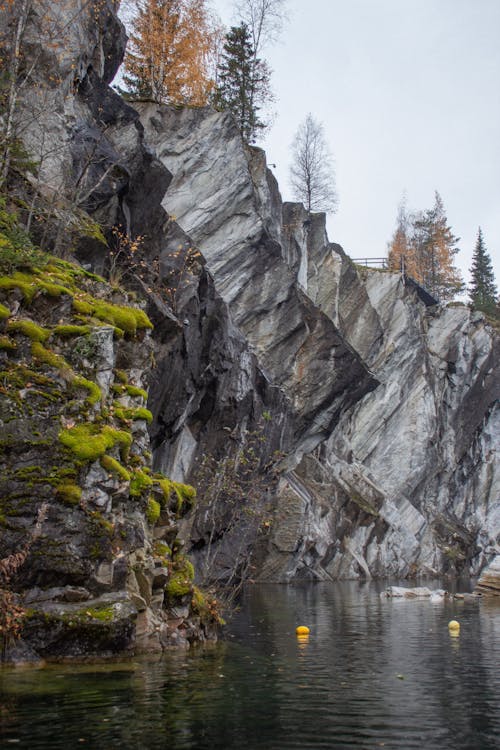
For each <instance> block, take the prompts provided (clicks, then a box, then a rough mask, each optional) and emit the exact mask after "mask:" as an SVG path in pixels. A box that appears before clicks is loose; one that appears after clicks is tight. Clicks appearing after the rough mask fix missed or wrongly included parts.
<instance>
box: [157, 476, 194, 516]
mask: <svg viewBox="0 0 500 750" xmlns="http://www.w3.org/2000/svg"><path fill="white" fill-rule="evenodd" d="M155 481H156V483H157V484H158V485H159V487H160V489H161V491H162V494H163V502H164V503H168V501H169V500H170V497H171V495H172V492H174V493H175V496H176V499H177V503H176V511H177V513H181V511H182V510H186V509H189V508H192V506H193V505H194V502H195V499H196V490H195V488H194V487H191V485H189V484H182V483H181V482H173V481H172V480H171V479H168V477H164V476H162V475H161V474H155Z"/></svg>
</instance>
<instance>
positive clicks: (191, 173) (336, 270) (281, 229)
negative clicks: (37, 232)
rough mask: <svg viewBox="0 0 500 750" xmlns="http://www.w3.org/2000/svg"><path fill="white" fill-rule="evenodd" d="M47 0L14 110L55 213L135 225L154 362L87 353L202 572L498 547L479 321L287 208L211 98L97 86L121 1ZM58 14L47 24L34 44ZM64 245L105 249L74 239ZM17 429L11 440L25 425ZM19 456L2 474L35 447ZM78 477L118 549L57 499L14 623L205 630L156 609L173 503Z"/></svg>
mask: <svg viewBox="0 0 500 750" xmlns="http://www.w3.org/2000/svg"><path fill="white" fill-rule="evenodd" d="M52 5H53V11H54V13H56V11H58V12H59V14H60V18H59V16H58V17H57V18H54V19H53V18H52V17H51V16H47V17H44V16H42V14H40V13H39V12H38V11H39V10H40V7H41V3H38V2H37V1H36V0H35V2H34V4H33V6H34V9H35V12H34V14H33V16H32V17H31V19H30V25H29V27H28V38H29V39H30V40H31V42H30V43H31V44H32V54H33V55H34V57H36V58H37V60H38V61H39V66H38V68H37V74H36V77H35V81H34V83H36V84H37V85H36V86H32V87H27V88H26V94H25V95H23V97H22V100H20V103H19V110H18V114H19V116H20V117H21V118H23V117H24V118H25V119H26V117H27V115H28V114H29V113H30V112H33V111H35V109H36V110H37V112H38V111H39V115H38V114H37V117H35V118H33V121H32V122H31V120H30V123H31V124H30V126H29V127H28V128H27V131H26V145H27V147H28V149H29V150H30V151H31V153H32V154H33V156H35V157H37V156H40V155H41V156H43V159H42V164H41V182H42V183H43V185H42V187H43V189H44V190H45V191H46V192H47V194H48V195H49V196H52V198H53V196H54V194H55V193H57V195H58V196H60V197H61V200H62V202H63V203H62V205H59V204H58V205H57V207H56V208H57V211H56V214H57V215H58V216H60V215H61V213H62V214H64V211H65V210H66V208H67V206H68V205H70V206H72V207H73V208H75V207H76V208H77V209H79V210H80V209H81V210H82V211H83V210H84V211H86V212H88V213H89V214H90V215H91V216H92V217H93V218H94V219H96V220H98V221H101V222H103V223H104V224H105V225H106V226H107V227H112V226H118V227H121V228H122V230H125V231H128V232H129V234H130V235H131V236H132V237H137V236H138V235H142V236H143V237H144V262H145V265H146V266H147V267H148V273H147V274H146V276H145V278H144V279H141V278H140V277H139V275H138V274H129V275H128V276H125V277H124V281H125V283H127V284H131V285H132V286H133V287H134V290H135V291H136V292H137V293H138V294H140V296H141V297H143V298H144V299H145V300H146V303H147V308H148V314H149V315H150V317H151V319H152V321H153V323H154V325H155V330H154V332H153V345H154V357H155V365H154V367H153V369H152V372H151V373H149V374H148V373H147V368H148V363H147V362H146V360H147V358H148V357H147V355H148V351H149V350H147V349H146V348H145V349H144V351H142V353H139V352H134V351H133V346H132V345H131V344H130V343H129V342H127V341H122V342H121V343H120V345H119V346H117V345H116V342H113V339H112V336H111V334H110V333H109V331H108V332H106V330H98V331H96V332H95V339H96V342H95V347H94V350H95V351H94V353H93V358H91V359H92V361H90V362H88V366H89V368H90V369H91V370H92V371H93V372H95V377H96V381H97V382H98V384H99V386H100V388H101V389H102V392H103V394H104V398H105V400H106V399H107V400H108V402H110V399H111V398H112V397H111V393H112V391H113V386H114V385H115V386H116V385H117V383H116V381H115V380H114V379H113V377H114V376H113V368H114V369H115V370H116V369H126V370H127V371H128V372H129V376H130V382H133V383H135V382H136V383H139V384H140V383H144V384H147V383H148V384H149V400H148V406H149V407H150V409H151V411H152V412H153V416H154V420H153V423H152V425H151V427H150V430H149V435H148V434H147V432H146V424H145V422H144V421H142V422H141V421H140V420H139V421H138V424H137V426H135V427H134V429H133V445H134V450H135V451H136V455H137V456H138V457H139V456H140V457H141V460H142V462H143V464H145V463H147V462H148V461H149V458H148V457H147V455H148V451H149V449H150V448H151V450H152V453H153V457H152V463H153V468H154V469H155V470H161V471H163V472H165V473H166V474H168V475H169V476H170V477H171V478H172V479H173V480H175V481H179V482H184V481H193V482H195V483H196V484H197V486H198V495H199V499H198V503H197V506H196V507H195V508H194V509H193V511H192V512H190V514H189V515H188V516H187V518H186V519H185V520H183V521H182V522H181V537H182V540H183V541H184V549H185V550H186V551H188V552H190V553H191V555H192V559H193V560H194V562H195V564H196V566H197V569H198V570H199V571H201V572H202V573H203V572H207V573H208V574H209V575H210V576H211V577H212V578H213V579H216V580H222V581H225V582H228V581H232V580H234V579H236V578H237V577H238V576H239V575H246V576H249V577H252V578H253V579H260V580H265V581H280V582H282V581H289V580H294V579H304V578H314V579H322V580H330V579H337V578H357V577H365V578H370V577H381V576H387V575H397V576H412V575H417V574H420V573H424V574H425V573H427V574H434V573H450V574H451V573H456V572H466V573H473V574H475V573H478V572H479V571H480V570H481V568H482V567H483V566H484V565H485V564H486V563H487V562H489V561H490V560H491V559H492V557H494V555H495V554H497V553H498V544H499V538H498V535H499V531H500V518H499V516H500V508H499V503H498V498H499V497H500V486H499V484H500V477H499V471H498V462H497V460H496V457H495V449H496V446H497V445H498V437H499V430H500V427H499V412H498V405H497V404H498V402H497V399H498V395H499V394H498V377H495V375H496V368H497V365H498V346H499V344H498V336H497V335H496V334H495V333H494V331H493V330H492V329H491V328H490V327H489V326H488V325H487V324H486V323H485V321H484V320H483V318H482V316H480V315H476V314H472V313H471V312H470V310H468V309H467V308H466V307H462V306H453V305H450V306H448V307H444V308H429V307H426V306H425V305H424V304H423V303H422V302H421V301H420V300H419V299H418V298H417V297H416V295H415V293H414V292H413V291H412V290H411V289H408V288H405V286H404V285H403V282H402V280H401V278H400V277H399V275H398V274H390V273H379V272H376V271H368V270H366V269H360V268H356V267H355V266H354V265H353V264H352V262H351V261H350V260H349V259H348V258H347V256H346V255H345V253H344V252H343V251H342V248H340V246H338V245H334V244H331V243H329V241H328V238H327V236H326V231H325V222H324V217H323V216H322V215H320V214H319V215H313V216H309V215H308V214H307V213H306V212H305V210H304V208H303V207H302V206H301V205H298V204H285V205H282V202H281V197H280V194H279V190H278V186H277V184H276V182H275V180H274V178H273V176H272V174H271V173H270V172H269V170H267V168H266V163H265V155H264V154H263V152H262V151H260V150H259V149H255V148H247V147H245V146H244V145H243V143H242V142H241V139H240V137H239V135H238V132H237V128H236V126H235V125H234V123H233V121H232V120H231V118H230V117H229V116H228V115H227V114H221V113H216V112H213V111H212V110H210V109H208V108H207V109H194V108H186V109H178V108H175V109H173V108H168V107H158V106H156V105H153V104H149V103H148V104H146V103H142V104H138V105H137V111H136V110H134V109H132V108H131V107H130V106H128V105H127V104H126V103H125V102H123V101H122V100H121V99H120V97H118V96H117V95H116V94H115V93H114V92H113V91H112V90H111V89H110V88H109V86H108V82H109V80H110V78H111V77H112V75H113V72H114V70H115V68H116V66H117V64H118V63H119V60H120V57H121V53H122V49H123V39H124V37H123V29H122V27H121V25H120V24H119V22H118V21H117V19H116V15H115V9H116V8H115V6H116V3H114V2H112V1H111V0H107V2H105V3H102V2H97V0H96V2H95V3H94V2H92V3H89V4H87V5H84V6H82V8H83V9H82V12H81V13H78V14H77V16H76V17H75V19H74V22H73V23H70V24H68V23H67V22H68V20H69V18H68V16H67V10H65V8H66V5H65V6H64V7H62V6H61V8H60V9H59V10H58V5H57V4H56V3H54V4H52ZM68 7H69V6H68ZM96 10H98V11H99V14H98V19H99V20H98V23H97V24H96V23H95V12H96ZM56 16H57V13H56ZM54 24H55V25H54ZM61 24H62V25H63V26H64V28H65V30H66V32H65V34H66V35H62V36H61V37H60V38H58V41H57V45H56V46H55V47H53V48H51V47H49V46H47V44H46V40H47V39H50V37H51V34H52V33H53V28H52V26H53V27H54V28H56V29H57V28H59V26H60V25H61ZM52 50H53V52H54V54H52ZM48 70H51V71H53V73H54V75H55V77H56V79H57V83H54V85H52V84H51V83H50V82H49V81H48V76H47V71H48ZM37 87H38V89H39V91H38V93H37V91H36V88H37ZM40 97H41V98H40ZM42 105H43V106H42ZM37 107H38V108H39V110H38V109H37ZM68 165H69V168H68ZM52 198H51V200H52ZM64 201H67V203H64ZM65 207H66V208H65ZM78 257H79V258H80V259H81V260H83V261H84V262H85V263H88V264H90V265H91V267H92V269H93V270H97V271H98V272H101V271H103V270H105V269H106V267H107V263H108V257H107V251H106V249H105V248H104V246H103V245H102V244H99V243H96V242H95V241H93V240H92V239H88V238H87V239H85V240H84V241H82V242H81V243H80V246H79V249H78ZM153 277H154V283H151V279H152V278H153ZM172 279H173V280H174V283H172V284H170V280H172ZM169 284H170V286H169ZM53 322H54V323H55V321H53ZM5 356H7V355H5ZM67 356H68V357H69V358H70V357H71V354H70V353H68V354H67ZM134 362H135V365H134ZM124 363H126V367H124ZM84 366H85V367H87V364H85V363H84ZM136 405H137V404H136ZM122 406H129V404H122ZM9 408H10V407H9ZM2 409H3V410H2V411H1V414H0V416H1V417H2V419H3V418H4V416H5V418H6V420H8V423H9V424H10V423H11V420H12V414H11V413H10V412H9V413H8V414H7V413H6V412H5V413H4V411H5V409H6V407H5V406H2ZM15 427H16V431H17V432H16V434H17V438H18V439H19V441H20V443H23V440H24V441H25V438H26V435H25V432H26V430H27V429H28V427H29V425H28V426H27V424H26V422H23V421H19V422H16V423H15ZM52 429H53V430H54V427H53V426H52ZM49 436H52V438H55V435H54V434H52V433H50V435H49ZM23 460H24V463H23V465H22V466H21V467H17V466H16V467H15V470H17V469H18V468H25V467H26V466H29V465H30V462H31V464H33V462H34V461H35V460H38V459H37V457H36V456H35V455H34V454H29V453H27V454H25V455H24V459H23ZM11 468H12V467H11ZM83 484H84V486H83V490H84V493H85V494H84V498H85V500H86V501H88V502H91V503H92V510H93V512H97V513H99V514H101V515H102V516H104V518H105V519H109V520H110V521H111V522H112V523H114V524H115V525H116V528H117V529H119V528H121V526H120V524H122V525H123V524H125V525H126V532H127V549H126V555H118V556H117V558H116V559H114V558H113V554H114V553H113V549H110V542H109V539H108V540H107V545H108V546H107V547H106V554H102V555H100V554H98V551H97V550H96V551H95V559H89V553H88V545H87V547H84V545H83V543H80V542H81V539H80V537H79V536H78V534H79V532H78V528H76V527H77V526H78V524H77V521H76V520H75V517H76V516H77V515H78V511H77V510H76V509H75V508H74V507H64V506H63V505H62V504H61V503H59V505H57V506H54V507H55V508H56V509H55V510H54V511H53V514H54V515H53V518H52V520H51V523H52V524H53V525H52V527H51V528H52V532H53V533H55V531H54V530H55V528H56V527H57V525H60V526H64V527H65V528H67V529H68V535H69V537H71V538H72V539H73V542H74V543H73V542H72V543H71V544H70V543H68V544H67V545H66V544H65V545H63V547H64V550H63V552H64V554H59V552H60V546H59V547H57V545H56V546H55V548H54V549H53V550H52V554H51V555H49V554H45V553H44V554H43V555H40V557H39V566H38V568H37V567H36V566H34V567H32V568H31V569H30V570H31V573H32V578H31V579H30V580H29V582H27V584H26V585H28V583H29V591H30V594H29V595H30V596H31V597H33V602H35V603H36V602H38V604H37V606H40V608H41V610H42V611H45V612H46V614H47V616H48V618H49V620H50V621H51V622H52V623H53V624H54V628H52V629H51V630H50V629H49V631H48V632H47V633H46V636H45V640H43V642H41V641H39V642H36V637H35V633H36V632H39V625H40V623H39V622H38V621H36V620H34V621H33V634H32V639H33V646H34V648H35V649H36V650H37V651H38V652H39V653H44V654H48V655H50V653H54V650H55V649H56V646H55V645H54V644H56V643H57V642H58V638H59V636H60V632H59V630H58V628H59V624H58V623H60V622H61V619H64V618H62V615H64V617H66V615H68V616H70V617H74V620H75V623H76V630H75V632H76V633H77V634H78V633H79V634H80V635H76V636H75V640H74V642H73V643H71V644H69V645H68V648H69V652H68V653H71V654H74V655H77V654H79V653H82V649H83V650H85V649H86V646H85V643H87V641H86V640H85V639H86V638H87V640H88V639H89V638H91V637H92V638H94V636H95V633H96V632H97V631H98V624H99V622H101V624H102V622H103V621H105V620H106V618H107V617H109V618H110V620H109V621H110V623H112V624H113V627H110V628H107V627H101V629H100V630H99V633H100V636H99V638H101V639H102V640H100V641H99V640H97V641H96V643H97V646H96V648H97V650H101V651H102V652H116V651H119V650H124V649H127V648H128V647H129V646H130V644H131V643H132V642H133V641H134V639H135V643H136V644H137V645H139V646H140V647H141V648H143V649H146V650H147V649H159V648H162V647H164V646H166V645H171V644H173V643H186V642H187V641H188V640H194V639H196V638H199V637H204V632H203V628H202V627H201V626H200V622H199V619H198V620H197V619H196V618H194V619H193V618H191V619H188V620H186V616H187V615H189V601H188V599H189V597H186V596H185V595H181V596H180V598H179V599H178V600H177V601H176V602H175V603H172V602H171V606H170V610H169V613H170V614H169V615H168V616H167V619H165V616H164V614H163V613H164V606H163V603H164V597H165V593H164V588H165V584H166V583H167V585H168V580H169V577H168V576H169V573H171V571H169V570H168V569H167V567H168V566H166V565H165V561H164V560H163V561H162V560H161V559H155V558H156V557H157V556H155V555H154V554H153V553H152V549H154V545H160V546H161V545H166V546H169V547H170V546H172V547H173V546H174V542H175V544H176V545H178V547H179V548H180V547H182V543H181V542H182V540H180V539H179V538H178V537H177V528H176V523H174V521H173V520H172V514H175V512H176V510H175V509H173V510H171V513H170V515H168V514H165V513H162V515H161V517H160V519H159V522H158V523H157V525H156V527H155V528H154V529H148V526H147V523H146V521H145V507H144V504H143V506H141V507H140V508H137V506H136V505H135V504H134V503H135V501H133V500H130V498H129V497H128V495H127V493H126V492H124V490H123V487H121V486H120V485H121V484H123V483H121V482H120V481H119V480H118V479H117V478H116V477H110V476H109V475H108V473H107V472H105V471H104V470H103V467H102V466H101V465H100V464H99V463H98V462H95V465H93V466H92V469H91V470H90V471H89V472H88V474H87V475H86V477H85V482H84V483H83ZM144 499H146V498H144ZM34 500H35V498H33V497H32V498H31V500H30V502H31V503H33V502H34ZM32 510H33V508H32ZM13 515H14V517H15V514H13ZM33 515H34V514H33V512H32V513H31V515H30V516H29V518H30V519H31V521H32V518H33ZM20 518H21V520H19V518H18V520H17V521H15V520H14V522H13V525H14V530H12V529H11V530H10V531H9V534H11V536H9V538H8V539H7V540H6V541H5V539H4V546H5V549H4V550H3V552H5V553H7V552H9V551H11V549H12V547H13V546H15V542H16V539H17V538H18V539H19V540H21V541H22V534H21V529H20V528H18V527H17V526H16V523H17V524H18V525H19V524H21V525H22V523H24V524H25V528H24V527H23V529H22V530H23V531H24V532H26V529H27V528H28V526H29V519H28V516H26V519H24V521H23V516H20ZM27 519H28V520H27ZM54 519H55V520H54ZM103 529H104V531H106V527H105V526H104V527H103ZM103 529H100V531H101V532H102V531H103ZM14 533H17V534H18V537H16V538H14V536H12V534H14ZM101 536H104V534H101ZM108 548H109V549H108ZM42 584H43V585H42ZM42 589H43V592H44V593H41V591H42ZM87 594H88V597H89V598H87ZM40 597H42V598H40ZM88 611H89V612H91V614H90V615H88V614H87V612H88ZM99 617H101V619H100V620H99ZM103 618H104V620H103ZM71 621H72V622H73V620H71ZM89 633H90V635H88V634H89ZM92 634H94V635H92Z"/></svg>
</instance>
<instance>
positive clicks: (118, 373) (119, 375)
mask: <svg viewBox="0 0 500 750" xmlns="http://www.w3.org/2000/svg"><path fill="white" fill-rule="evenodd" d="M115 377H116V379H117V380H119V381H120V383H123V384H124V385H127V383H128V375H127V373H126V372H125V370H115Z"/></svg>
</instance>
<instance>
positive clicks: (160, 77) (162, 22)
mask: <svg viewBox="0 0 500 750" xmlns="http://www.w3.org/2000/svg"><path fill="white" fill-rule="evenodd" d="M130 5H132V6H133V11H134V12H133V15H132V20H131V34H130V40H129V43H128V47H127V53H126V55H125V61H124V67H125V76H124V80H125V83H126V84H127V87H128V90H129V92H130V93H131V94H132V95H133V96H136V97H138V98H142V99H152V100H153V101H155V102H158V103H159V104H167V103H168V104H192V105H195V106H202V105H204V104H206V103H207V101H208V98H209V95H210V92H211V90H212V88H213V80H212V77H211V75H210V69H211V64H212V56H213V55H214V54H215V46H216V41H217V38H218V37H217V31H216V29H215V28H214V25H213V23H212V19H211V16H210V13H209V11H208V8H207V5H206V2H205V0H133V2H129V6H130Z"/></svg>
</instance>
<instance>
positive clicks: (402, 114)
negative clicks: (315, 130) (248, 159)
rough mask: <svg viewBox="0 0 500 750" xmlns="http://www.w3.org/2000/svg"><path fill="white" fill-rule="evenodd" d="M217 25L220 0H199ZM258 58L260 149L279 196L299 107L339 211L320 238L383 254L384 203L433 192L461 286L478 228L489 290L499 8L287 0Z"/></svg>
mask: <svg viewBox="0 0 500 750" xmlns="http://www.w3.org/2000/svg"><path fill="white" fill-rule="evenodd" d="M213 5H214V7H215V8H216V9H217V11H218V12H219V15H220V16H221V18H222V20H223V21H224V22H225V23H226V24H230V22H231V21H232V8H233V2H232V0H213ZM288 6H289V9H290V21H289V23H288V25H287V26H286V27H285V29H284V31H283V34H282V41H281V43H280V44H276V45H273V47H272V48H271V49H268V50H265V52H264V53H263V55H262V56H263V57H264V58H265V59H267V60H268V62H269V63H270V65H271V67H272V69H273V77H272V85H273V89H274V91H275V93H276V95H277V103H276V105H275V109H276V112H277V116H276V119H275V123H274V125H273V127H272V129H271V130H270V131H269V133H268V135H267V136H266V138H265V140H263V141H262V143H260V144H259V145H262V146H263V147H264V148H265V150H266V152H267V157H268V163H272V164H276V168H275V169H274V170H273V171H274V172H275V174H276V177H277V178H278V181H279V185H280V189H281V193H282V196H283V198H284V199H285V200H287V199H288V200H290V199H292V196H291V192H290V188H289V184H288V167H289V162H290V144H291V142H292V140H293V136H294V134H295V131H296V129H297V127H298V125H299V124H300V122H301V121H302V120H303V119H304V118H305V116H306V115H307V113H308V112H311V113H312V114H313V116H314V117H315V118H316V119H318V120H319V121H321V122H322V123H323V126H324V128H325V134H326V137H327V141H328V143H329V146H330V148H331V151H332V154H333V156H334V159H335V164H336V176H337V189H338V193H339V199H340V202H339V207H338V211H337V213H336V214H335V215H333V216H329V217H328V233H329V237H330V240H331V241H334V242H339V243H340V244H341V245H342V246H343V247H344V249H345V250H346V251H347V252H348V253H349V254H350V255H351V257H366V256H368V257H376V256H383V255H386V252H387V241H388V240H389V239H390V237H391V234H392V232H393V230H394V226H395V218H396V210H397V205H398V203H399V201H400V199H401V196H402V193H403V191H406V193H407V198H408V205H409V208H412V209H425V208H430V207H431V206H432V204H433V202H434V191H435V190H438V191H439V192H440V194H441V197H442V198H443V201H444V205H445V209H446V212H447V216H448V221H449V223H450V225H451V227H452V229H453V231H454V233H455V234H456V235H458V236H460V237H461V241H460V243H459V247H460V250H461V251H460V253H459V255H458V256H457V265H458V266H459V267H460V268H461V269H462V271H463V273H464V275H465V276H466V280H467V279H468V269H469V267H470V262H471V255H472V251H473V248H474V244H475V240H476V236H477V229H478V226H481V227H482V230H483V236H484V239H485V243H486V246H487V249H488V251H489V253H490V255H491V258H492V260H493V263H494V268H495V276H496V280H497V286H500V42H499V39H500V0H308V1H307V2H306V1H305V0H288Z"/></svg>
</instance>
